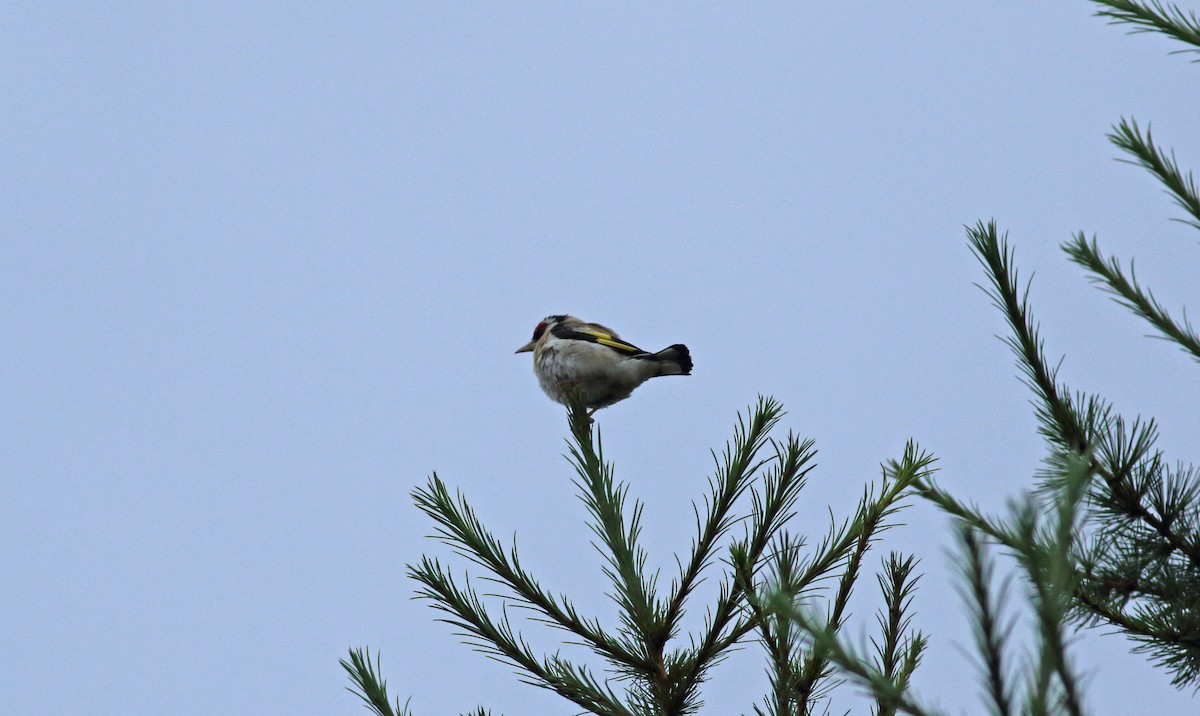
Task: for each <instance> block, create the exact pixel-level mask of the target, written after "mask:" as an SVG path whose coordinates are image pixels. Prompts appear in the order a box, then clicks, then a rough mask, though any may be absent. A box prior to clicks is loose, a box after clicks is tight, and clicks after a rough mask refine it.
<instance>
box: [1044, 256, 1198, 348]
mask: <svg viewBox="0 0 1200 716" xmlns="http://www.w3.org/2000/svg"><path fill="white" fill-rule="evenodd" d="M1062 248H1063V250H1064V251H1066V252H1067V255H1068V256H1070V257H1071V260H1072V261H1074V262H1075V263H1077V264H1079V265H1080V266H1082V267H1084V268H1085V269H1087V270H1088V271H1090V272H1091V273H1092V282H1093V283H1097V284H1100V285H1101V286H1102V287H1103V288H1104V290H1105V291H1107V292H1108V293H1110V294H1112V296H1113V297H1114V300H1115V301H1116V302H1117V303H1119V304H1121V305H1122V306H1125V307H1126V308H1128V309H1129V310H1131V311H1133V312H1134V313H1136V314H1137V315H1139V316H1141V317H1142V318H1143V319H1145V320H1146V321H1147V322H1149V323H1150V325H1152V326H1154V327H1155V328H1156V329H1158V331H1159V333H1161V334H1162V335H1163V337H1164V338H1166V339H1168V340H1171V341H1174V342H1175V343H1178V344H1179V347H1180V348H1182V349H1183V350H1185V351H1187V352H1188V353H1190V354H1191V355H1192V357H1193V358H1195V359H1196V360H1200V335H1197V334H1196V332H1195V330H1193V328H1192V326H1191V323H1189V322H1188V321H1187V319H1186V314H1185V318H1184V322H1183V324H1182V325H1181V324H1178V323H1176V322H1175V321H1174V320H1173V319H1172V318H1171V316H1170V315H1169V314H1168V313H1167V311H1166V309H1164V308H1163V307H1162V305H1161V304H1159V302H1158V301H1157V300H1156V299H1155V298H1154V294H1153V293H1151V292H1150V291H1149V290H1148V289H1147V290H1143V289H1142V287H1141V286H1140V285H1139V284H1138V281H1137V276H1136V275H1135V274H1134V271H1133V264H1132V263H1130V265H1129V276H1128V277H1126V276H1125V274H1124V272H1122V270H1121V264H1120V262H1119V261H1118V260H1117V259H1116V258H1105V256H1104V254H1102V253H1101V252H1100V247H1099V246H1098V245H1097V243H1096V240H1095V239H1094V238H1093V239H1092V241H1091V242H1090V243H1089V242H1088V240H1087V238H1086V237H1085V236H1084V235H1083V234H1082V233H1079V234H1076V235H1075V240H1074V241H1071V242H1068V243H1065V244H1063V246H1062Z"/></svg>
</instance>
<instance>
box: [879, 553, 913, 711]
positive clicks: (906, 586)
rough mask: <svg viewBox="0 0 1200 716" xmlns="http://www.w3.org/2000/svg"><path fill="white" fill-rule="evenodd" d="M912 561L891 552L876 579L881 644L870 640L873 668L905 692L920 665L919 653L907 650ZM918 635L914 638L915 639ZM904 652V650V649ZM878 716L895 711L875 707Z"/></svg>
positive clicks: (910, 641) (910, 558) (910, 616)
mask: <svg viewBox="0 0 1200 716" xmlns="http://www.w3.org/2000/svg"><path fill="white" fill-rule="evenodd" d="M915 567H916V560H915V559H914V558H913V557H911V556H909V557H903V556H902V555H900V554H899V553H898V552H892V553H891V554H890V555H889V556H888V559H887V560H886V561H885V562H884V565H883V573H882V574H878V575H876V577H875V578H876V580H877V581H878V582H879V588H880V590H881V591H882V592H883V602H884V609H883V610H882V611H880V612H879V613H878V614H877V615H876V620H877V621H878V623H879V628H880V631H881V632H882V640H881V641H879V642H876V641H875V640H874V638H872V639H871V644H872V645H873V646H874V647H875V656H874V661H875V667H876V668H877V669H878V670H879V672H880V673H881V674H883V675H884V676H886V677H887V678H888V679H890V680H892V681H894V682H895V683H896V684H897V685H899V686H900V687H902V688H908V682H909V678H910V677H911V676H912V673H913V671H914V670H916V668H917V665H918V664H919V662H920V657H921V652H920V650H913V649H912V648H911V647H912V646H913V645H914V644H915V643H916V642H915V641H914V637H910V636H908V632H909V626H910V623H911V622H912V615H911V614H910V613H909V610H910V609H911V608H912V599H913V594H914V592H915V590H916V586H917V577H915V576H914V575H913V569H914V568H915ZM919 637H920V635H919V634H918V635H916V638H917V639H919ZM906 645H907V646H908V647H909V648H908V649H905V646H906ZM875 712H876V714H878V716H893V714H895V713H896V710H895V708H894V707H893V706H891V705H890V704H886V703H883V702H877V703H876V710H875Z"/></svg>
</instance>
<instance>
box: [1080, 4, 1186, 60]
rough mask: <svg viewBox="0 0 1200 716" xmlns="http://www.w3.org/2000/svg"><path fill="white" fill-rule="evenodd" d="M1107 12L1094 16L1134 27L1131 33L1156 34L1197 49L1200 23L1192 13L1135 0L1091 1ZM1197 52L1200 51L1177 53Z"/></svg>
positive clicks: (1166, 5) (1170, 6)
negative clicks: (1104, 8)
mask: <svg viewBox="0 0 1200 716" xmlns="http://www.w3.org/2000/svg"><path fill="white" fill-rule="evenodd" d="M1092 2H1094V3H1096V4H1097V5H1103V6H1105V7H1106V8H1108V9H1107V10H1098V11H1097V12H1096V15H1098V16H1100V17H1107V18H1110V19H1111V20H1112V22H1113V24H1120V23H1124V24H1127V25H1133V27H1134V29H1133V32H1159V33H1162V34H1164V35H1166V36H1168V37H1172V38H1174V39H1176V40H1179V41H1180V42H1185V43H1187V44H1189V45H1192V46H1194V47H1196V48H1200V20H1197V18H1196V14H1195V13H1194V12H1191V11H1184V10H1181V9H1179V8H1178V7H1176V6H1175V5H1168V4H1164V3H1163V2H1161V1H1160V0H1151V2H1148V3H1143V2H1137V1H1136V0H1092ZM1180 52H1200V49H1191V48H1189V49H1187V50H1180Z"/></svg>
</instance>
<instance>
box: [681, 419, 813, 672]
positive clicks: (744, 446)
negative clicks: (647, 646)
mask: <svg viewBox="0 0 1200 716" xmlns="http://www.w3.org/2000/svg"><path fill="white" fill-rule="evenodd" d="M782 416H783V407H782V406H781V405H780V404H779V402H778V401H776V400H775V399H773V398H769V397H763V396H759V399H758V405H757V406H756V407H755V408H754V410H753V411H752V414H751V416H750V420H749V423H747V422H746V420H745V419H744V418H742V416H741V415H740V414H739V415H738V423H737V426H736V427H735V428H734V438H733V444H732V445H730V444H728V443H727V444H726V445H725V451H724V453H723V454H722V456H721V459H720V460H719V461H718V464H717V471H716V475H715V477H713V478H712V479H711V480H710V481H709V488H710V490H711V495H710V497H708V498H706V500H705V508H706V509H705V513H706V517H705V520H704V524H703V525H701V524H700V516H699V511H697V514H696V522H697V537H696V540H695V542H693V544H692V554H691V557H690V559H689V560H688V565H687V567H686V568H684V569H683V571H682V574H681V575H680V578H679V581H678V582H677V583H676V584H675V585H673V588H672V590H671V598H670V599H669V600H668V603H667V610H666V616H665V621H666V623H667V628H668V638H669V637H672V636H674V635H675V633H676V632H677V631H678V628H679V619H680V617H682V616H683V608H684V604H685V602H686V600H687V598H688V596H689V595H690V594H691V593H692V590H693V589H694V588H695V586H696V584H697V581H698V579H699V577H700V575H701V573H702V572H703V571H704V569H705V568H706V567H707V566H708V565H709V564H710V563H711V562H712V559H713V554H714V551H715V548H716V546H717V543H718V541H719V540H720V539H721V538H722V537H723V536H725V535H726V534H728V532H729V530H730V529H732V528H733V526H734V524H736V522H737V519H735V518H734V517H732V516H731V513H732V510H733V506H734V504H735V503H736V502H737V500H738V498H740V497H741V496H742V495H743V494H744V493H745V492H746V490H747V489H749V487H750V486H751V484H752V483H753V479H754V475H755V473H757V472H758V470H759V468H761V467H762V466H763V465H764V464H766V462H767V461H766V460H759V459H758V453H759V452H760V451H761V450H762V448H763V447H765V446H766V444H767V442H768V434H769V433H770V431H771V429H772V428H774V427H775V425H776V424H777V423H778V422H779V420H780V418H781V417H782ZM776 457H778V455H777V456H776ZM713 459H714V460H716V459H717V458H716V454H715V453H714V455H713ZM802 482H803V476H801V478H800V485H797V489H798V488H799V487H800V486H801V485H802ZM661 647H662V645H659V649H660V653H661Z"/></svg>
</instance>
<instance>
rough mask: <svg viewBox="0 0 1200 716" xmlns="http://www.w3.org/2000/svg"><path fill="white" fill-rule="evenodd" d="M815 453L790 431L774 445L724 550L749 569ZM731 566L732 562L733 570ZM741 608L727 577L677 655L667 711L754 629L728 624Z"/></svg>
mask: <svg viewBox="0 0 1200 716" xmlns="http://www.w3.org/2000/svg"><path fill="white" fill-rule="evenodd" d="M815 455H816V452H815V451H814V450H813V442H812V441H811V440H804V441H801V440H800V439H799V438H798V437H796V436H795V435H793V434H791V433H789V434H788V435H787V437H786V438H785V439H784V440H783V442H782V443H781V444H779V445H778V446H777V449H776V456H775V459H774V460H773V461H772V462H773V465H772V466H771V467H770V468H769V469H768V471H767V474H766V477H765V478H764V480H763V486H762V488H761V491H760V490H754V491H753V492H752V498H753V506H752V508H751V517H750V525H749V526H748V527H747V534H746V536H745V537H744V538H743V539H741V540H739V541H736V542H735V543H734V545H733V546H732V547H731V548H730V549H731V551H737V552H738V553H739V555H740V556H741V558H742V559H744V560H745V561H746V563H747V564H750V565H753V566H752V567H751V569H757V566H758V565H759V564H760V560H761V559H762V557H763V554H764V553H765V551H766V550H767V547H768V546H769V545H770V544H771V542H772V541H773V540H774V539H775V537H776V535H778V534H779V533H780V532H781V531H782V529H783V526H784V525H785V524H786V523H787V521H788V520H789V519H790V518H791V517H792V515H793V508H794V506H795V503H796V499H797V498H798V497H799V493H800V490H801V489H802V488H803V487H804V478H805V476H806V475H807V474H808V472H809V471H810V470H811V469H812V467H810V466H809V463H810V462H811V461H812V459H813V457H814V456H815ZM736 564H737V562H736V561H735V562H734V565H735V569H736ZM745 606H746V605H745V593H744V592H743V590H742V588H741V585H740V584H739V582H738V580H737V579H736V578H734V579H731V580H727V581H726V582H725V583H724V584H723V585H722V587H721V590H720V594H719V596H718V599H717V604H716V606H715V607H714V608H713V609H712V611H711V612H710V614H709V617H708V620H707V622H708V623H707V625H706V627H705V629H704V636H703V637H702V639H701V640H700V643H699V644H698V645H697V644H693V646H692V647H691V648H690V649H688V650H687V652H686V653H685V654H684V655H683V656H682V658H681V659H680V662H679V672H678V674H679V676H678V681H677V683H678V690H677V692H676V694H675V696H674V698H673V699H672V700H670V701H668V702H667V709H668V713H672V712H674V711H673V710H679V711H687V710H689V709H690V708H692V707H694V705H695V702H694V700H695V693H696V689H697V688H698V687H699V685H700V683H701V682H702V681H703V680H704V677H705V674H706V673H707V671H708V670H709V669H710V668H712V667H713V666H714V665H715V664H716V663H717V662H719V661H720V659H721V658H722V655H723V654H724V653H725V651H726V650H728V649H729V648H730V647H732V646H733V645H734V644H737V643H738V642H740V641H741V640H742V639H743V638H744V637H745V636H746V635H747V634H749V633H750V632H752V631H754V630H755V629H756V628H757V627H758V624H757V621H756V620H755V619H754V618H752V617H748V618H744V619H740V620H738V621H737V622H736V623H734V622H735V619H737V618H738V616H739V615H740V614H741V613H742V612H743V611H744V609H745ZM731 624H733V626H730V625H731Z"/></svg>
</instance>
